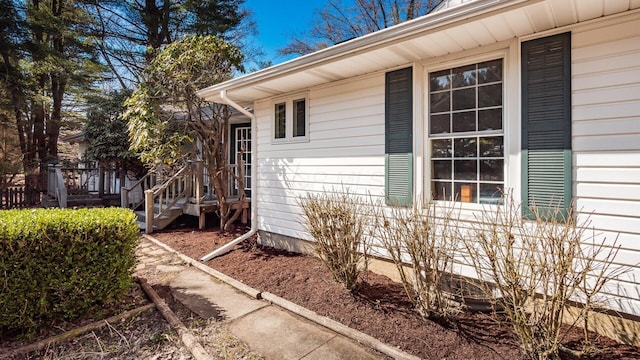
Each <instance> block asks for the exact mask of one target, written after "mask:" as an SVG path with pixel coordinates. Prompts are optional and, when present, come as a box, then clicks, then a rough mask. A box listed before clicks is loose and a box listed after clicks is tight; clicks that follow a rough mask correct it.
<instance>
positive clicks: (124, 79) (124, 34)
mask: <svg viewBox="0 0 640 360" xmlns="http://www.w3.org/2000/svg"><path fill="white" fill-rule="evenodd" d="M243 3H244V0H204V1H197V0H162V1H160V0H146V1H139V0H105V1H97V2H94V4H93V8H92V12H93V14H94V16H95V18H96V19H97V22H96V26H95V27H96V34H97V35H98V36H99V37H100V39H101V42H100V53H101V56H102V58H103V59H104V61H105V62H106V64H107V65H108V66H109V67H110V69H111V71H112V73H113V74H114V76H115V78H116V79H117V80H118V82H119V84H120V86H121V87H122V88H127V87H130V86H131V85H132V84H134V85H135V84H137V83H138V82H140V81H141V80H142V77H143V72H144V68H145V66H146V65H147V64H149V62H150V61H151V60H152V59H153V58H154V57H155V55H156V54H157V52H158V50H159V49H160V48H161V47H162V46H164V45H167V44H170V43H171V42H173V41H176V40H179V39H180V38H182V37H183V36H185V35H187V34H197V35H215V36H218V37H220V38H223V39H225V40H227V41H230V42H233V43H234V44H240V43H242V40H243V38H244V37H246V35H248V34H249V33H251V32H253V31H254V29H255V25H254V23H253V22H252V21H250V13H249V12H248V11H246V10H244V9H242V4H243Z"/></svg>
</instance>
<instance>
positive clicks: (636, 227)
mask: <svg viewBox="0 0 640 360" xmlns="http://www.w3.org/2000/svg"><path fill="white" fill-rule="evenodd" d="M561 3H562V2H555V3H553V4H554V6H556V5H559V4H561ZM523 14H524V15H526V13H525V12H524V11H523ZM499 18H500V19H503V20H504V21H509V22H513V23H514V29H518V28H520V27H523V26H527V25H526V22H525V23H518V20H517V19H504V17H503V16H499ZM639 23H640V12H638V11H635V12H634V13H633V14H630V15H625V16H619V17H616V18H614V19H609V20H603V21H597V22H595V23H590V24H587V25H577V26H571V27H566V28H563V29H558V30H557V31H556V32H553V33H544V34H541V35H540V36H548V35H553V34H556V33H561V32H567V31H571V33H572V35H571V36H572V39H571V40H572V49H571V50H572V54H571V55H572V56H571V58H572V63H571V68H572V70H571V74H572V150H573V155H572V178H573V183H572V193H573V197H574V200H575V205H574V209H576V210H577V211H578V212H579V216H580V219H581V220H585V219H587V216H589V214H591V215H590V220H591V225H592V226H594V228H595V231H596V233H597V234H598V236H599V239H601V241H602V242H603V243H604V244H607V245H610V244H612V243H613V241H614V240H615V239H616V238H617V244H618V245H620V246H621V250H620V252H619V254H618V257H617V259H616V262H617V263H620V264H626V265H629V266H632V267H634V268H633V270H632V271H631V272H628V273H626V274H624V275H622V276H619V277H617V278H616V279H613V281H612V282H611V286H609V287H608V288H607V289H606V292H608V293H609V294H612V295H614V296H613V297H610V298H609V299H610V300H609V302H608V303H607V304H606V306H607V307H608V308H610V309H613V310H620V311H623V312H625V313H630V314H635V315H640V300H639V299H638V295H639V293H640V290H638V289H639V288H640V284H639V281H640V280H639V279H640V268H638V259H640V62H639V61H638V59H640V26H638V24H639ZM501 25H504V22H501V23H499V24H496V26H501ZM444 32H446V30H443V34H444ZM531 32H532V30H526V31H525V30H523V31H522V33H521V34H520V35H525V36H526V37H524V38H516V39H514V40H513V41H512V42H511V43H506V42H505V43H500V44H498V45H499V46H498V45H491V46H488V47H477V48H474V49H473V50H471V51H469V52H465V53H455V54H447V55H444V57H442V58H431V59H424V61H423V62H422V63H421V64H422V65H424V72H425V76H427V75H426V74H428V73H429V72H430V71H437V70H441V69H444V68H448V67H456V66H460V65H465V64H466V63H473V62H481V61H486V60H492V59H495V58H504V59H505V67H504V72H505V73H504V76H505V79H504V81H505V84H504V86H505V88H504V141H505V181H504V185H505V188H506V189H513V190H514V194H515V196H516V197H517V198H518V197H519V194H520V190H521V189H520V187H521V186H520V180H521V179H520V177H519V174H520V172H521V165H520V155H519V150H520V142H521V140H520V135H521V133H520V125H519V124H520V96H519V85H520V80H519V78H520V74H519V73H518V72H519V67H520V58H519V54H518V49H519V46H520V43H521V42H523V41H528V40H532V39H535V38H536V36H530V35H529V34H531ZM443 36H444V35H443ZM443 41H444V40H443ZM441 45H443V46H444V45H445V43H444V42H443V43H442V44H441ZM454 45H455V44H454ZM454 45H451V46H454ZM429 46H431V44H425V45H424V47H425V49H426V50H425V49H416V52H419V53H424V52H425V51H427V50H429ZM496 52H498V53H501V54H498V55H497V56H496ZM398 65H399V66H402V65H403V66H406V64H402V63H400V62H399V63H398ZM391 70H393V69H387V71H391ZM384 77H385V75H384V72H378V73H375V74H372V75H366V76H361V77H357V78H353V79H350V80H346V81H344V80H343V81H339V82H336V83H333V84H329V85H323V86H321V87H313V88H311V89H308V93H307V95H308V96H307V97H306V100H307V102H308V104H307V106H308V110H309V113H308V115H309V122H308V129H307V130H308V132H309V141H308V142H302V143H296V142H291V143H279V144H273V143H272V134H273V130H272V128H273V124H274V121H275V119H274V110H273V106H274V103H275V102H276V100H277V99H275V100H274V99H263V100H261V101H258V102H256V103H255V104H254V105H255V106H254V109H255V115H256V117H257V127H258V131H257V138H256V139H254V140H255V141H256V143H255V144H256V145H257V149H258V168H257V173H258V179H256V180H257V181H258V182H257V185H258V190H257V192H256V193H255V194H253V198H254V199H255V200H256V201H257V202H258V203H257V206H258V211H257V221H258V224H257V225H258V228H259V229H260V230H265V231H270V232H274V233H277V234H282V235H287V236H292V237H296V238H302V239H310V237H309V235H308V234H307V233H306V231H305V230H304V226H303V225H302V223H301V221H302V218H301V216H300V209H299V206H298V204H297V201H298V198H299V196H304V195H305V194H306V193H307V192H308V191H314V192H319V191H324V190H331V189H341V188H343V187H344V188H348V189H349V190H350V191H351V192H352V193H356V194H359V195H363V196H366V195H367V194H368V193H371V194H372V195H373V196H374V197H376V198H378V199H382V197H383V196H384V185H385V178H384V174H385V169H384V167H385V157H384V152H385V149H384V144H385V134H384V111H385V104H384V95H385V91H384V82H385V80H384ZM425 89H426V87H425ZM298 90H304V91H307V89H292V91H298ZM421 95H422V96H423V98H424V94H417V97H418V98H419V97H420V96H421ZM422 102H423V104H417V106H423V107H424V111H423V112H427V113H428V111H429V109H428V103H427V102H426V101H425V100H424V99H423V101H422ZM421 119H424V113H418V114H417V115H416V117H415V121H416V123H414V125H416V127H415V129H416V131H419V129H422V132H423V133H422V134H421V135H420V134H416V133H415V132H414V138H415V137H417V136H423V137H425V136H426V131H427V129H428V125H429V124H428V123H427V122H426V120H421ZM419 121H423V122H424V123H423V124H418V122H419ZM418 125H421V126H418ZM426 148H427V147H426V146H423V149H420V147H418V146H416V147H415V148H414V151H415V154H416V156H421V155H422V156H423V157H422V158H421V159H417V160H416V162H421V164H422V165H423V166H424V171H416V174H415V178H414V181H415V182H416V183H417V182H418V181H421V182H422V183H425V184H428V183H429V174H430V168H429V163H430V158H429V156H428V154H427V155H425V149H426ZM416 169H417V168H416ZM421 177H422V178H421ZM427 189H428V188H427ZM427 191H429V190H427ZM415 196H416V197H418V196H425V194H421V193H416V194H415ZM471 205H475V206H471ZM461 207H462V208H463V211H462V212H461V213H462V216H463V217H465V218H468V219H474V216H473V215H474V213H473V211H474V210H478V209H480V208H481V206H480V205H479V204H461ZM604 237H606V239H604ZM468 270H469V269H467V268H462V269H460V271H462V272H465V271H468ZM465 273H466V274H467V275H470V274H471V273H470V272H465Z"/></svg>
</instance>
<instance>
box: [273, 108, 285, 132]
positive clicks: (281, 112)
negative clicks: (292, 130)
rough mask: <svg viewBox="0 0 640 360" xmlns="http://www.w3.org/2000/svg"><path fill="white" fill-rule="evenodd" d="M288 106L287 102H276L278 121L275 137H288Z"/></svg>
mask: <svg viewBox="0 0 640 360" xmlns="http://www.w3.org/2000/svg"><path fill="white" fill-rule="evenodd" d="M286 108H287V107H286V104H285V103H280V104H276V108H275V110H276V111H275V118H276V123H275V127H274V137H275V138H276V139H284V138H285V137H286V126H287V113H286Z"/></svg>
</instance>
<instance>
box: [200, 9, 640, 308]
mask: <svg viewBox="0 0 640 360" xmlns="http://www.w3.org/2000/svg"><path fill="white" fill-rule="evenodd" d="M200 95H201V96H202V97H204V98H206V99H208V100H212V101H217V102H226V103H228V104H231V105H232V106H234V107H236V108H238V109H239V110H242V111H244V112H245V113H247V112H246V110H245V108H251V109H253V114H248V115H250V116H251V117H252V139H253V141H254V142H255V143H254V147H253V153H252V155H253V156H254V160H253V161H252V164H253V165H254V166H253V168H252V170H253V171H254V173H253V179H255V181H254V184H253V196H252V206H253V207H254V211H253V214H252V216H254V218H253V222H252V224H253V226H254V227H255V230H257V231H258V232H259V233H260V236H261V240H262V241H266V242H276V241H282V240H287V241H289V243H288V244H289V246H292V247H295V239H304V240H310V237H309V235H308V234H307V233H306V232H305V229H304V226H303V225H302V223H301V222H300V219H301V217H300V214H301V211H300V208H299V207H298V205H297V199H298V197H299V196H300V195H304V194H305V193H306V192H308V191H323V190H326V189H330V188H332V187H333V188H339V187H341V186H345V187H348V188H349V189H350V190H352V191H355V192H357V193H361V194H367V193H371V194H374V195H378V196H386V197H387V199H393V200H394V201H400V202H405V203H415V202H418V201H419V200H420V198H421V197H424V198H426V197H429V196H433V197H435V199H437V200H440V201H450V200H451V194H457V195H458V196H457V199H458V200H457V201H458V202H460V206H461V207H462V209H463V210H464V211H467V212H473V211H474V210H478V209H481V208H482V207H486V206H492V205H491V204H492V203H495V202H496V201H497V200H496V197H498V196H499V195H498V192H497V191H498V190H499V189H511V190H512V191H513V192H514V196H516V198H518V199H523V202H524V204H525V205H527V204H528V202H529V201H531V199H533V198H535V199H536V200H537V201H538V202H539V203H542V202H544V201H545V200H549V199H552V198H553V199H562V201H564V205H565V206H569V204H570V200H571V199H573V200H574V202H575V204H574V207H575V211H577V212H578V214H579V215H578V216H580V217H583V218H584V217H586V216H587V215H589V214H590V215H591V220H592V225H593V226H595V228H596V229H597V230H598V231H599V232H602V233H603V235H604V236H606V240H603V241H606V242H607V243H610V242H613V240H614V239H616V237H617V241H618V244H619V245H621V250H620V252H619V253H618V256H617V258H616V261H617V262H618V263H621V264H626V265H630V266H632V267H633V268H634V270H632V271H631V272H629V273H627V274H624V275H623V276H620V277H619V278H616V279H613V282H612V284H613V286H612V287H611V288H609V290H608V291H609V292H610V295H612V299H614V300H613V301H612V302H611V303H610V304H609V307H610V308H611V309H612V310H615V311H620V312H622V313H624V314H627V315H629V317H631V318H635V319H636V320H637V319H640V267H638V264H639V262H640V0H528V1H525V0H473V1H461V0H458V1H454V0H450V1H447V2H445V3H443V4H441V5H440V6H439V7H438V8H437V9H436V10H435V11H434V12H432V13H430V14H428V15H426V16H423V17H421V18H418V19H415V20H412V21H408V22H406V23H402V24H400V25H397V26H394V27H391V28H388V29H385V30H381V31H378V32H376V33H372V34H369V35H366V36H363V37H360V38H356V39H353V40H350V41H347V42H344V43H340V44H338V45H335V46H332V47H330V48H327V49H324V50H321V51H318V52H315V53H312V54H309V55H306V56H302V57H299V58H297V59H294V60H291V61H288V62H285V63H282V64H279V65H276V66H272V67H270V68H267V69H264V70H260V71H257V72H255V73H252V74H248V75H245V76H242V77H238V78H235V79H232V80H229V81H226V82H224V83H221V84H217V85H214V86H211V87H209V88H206V89H203V90H201V91H200Z"/></svg>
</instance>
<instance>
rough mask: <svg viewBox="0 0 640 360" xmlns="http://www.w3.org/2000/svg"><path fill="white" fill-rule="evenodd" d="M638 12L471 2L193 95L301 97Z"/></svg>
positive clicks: (603, 3) (245, 99) (595, 4)
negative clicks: (298, 94)
mask: <svg viewBox="0 0 640 360" xmlns="http://www.w3.org/2000/svg"><path fill="white" fill-rule="evenodd" d="M635 8H640V0H588V1H587V0H527V1H524V0H474V1H469V2H466V3H464V4H461V5H458V6H455V7H452V8H446V9H442V10H440V11H437V12H435V13H432V14H429V15H426V16H423V17H421V18H419V19H415V20H412V21H408V22H405V23H403V24H400V25H397V26H394V27H391V28H388V29H385V30H381V31H378V32H375V33H372V34H369V35H366V36H363V37H360V38H357V39H353V40H350V41H347V42H344V43H341V44H338V45H335V46H333V47H330V48H327V49H324V50H320V51H318V52H315V53H312V54H309V55H305V56H302V57H299V58H296V59H293V60H290V61H287V62H285V63H282V64H278V65H275V66H273V67H270V68H267V69H264V70H260V71H257V72H255V73H251V74H248V75H244V76H241V77H239V78H235V79H232V80H229V81H226V82H223V83H220V84H216V85H213V86H211V87H208V88H206V89H203V90H200V92H199V95H200V96H202V97H204V98H205V99H207V100H210V101H219V100H220V98H219V96H220V92H221V91H223V90H226V91H227V96H229V98H231V99H233V100H234V101H236V102H239V103H242V104H245V105H250V104H251V103H253V102H254V101H255V100H259V99H264V98H269V97H274V96H278V95H283V94H287V93H290V92H295V91H300V90H304V89H307V88H310V87H313V86H317V85H321V84H326V83H329V82H333V81H338V80H342V79H347V78H350V77H354V76H358V75H364V74H368V73H372V72H376V71H382V70H385V69H389V68H393V67H396V66H402V65H406V64H409V63H411V62H413V61H418V60H422V59H427V58H430V57H437V56H442V55H446V54H451V53H456V52H460V51H463V50H467V49H472V48H477V47H480V46H485V45H490V44H493V43H496V42H500V41H504V40H507V39H510V38H514V37H519V36H523V35H529V34H533V33H537V32H542V31H546V30H549V29H552V28H556V27H561V26H565V25H569V24H574V23H578V22H583V21H588V20H592V19H595V18H599V17H602V16H606V15H612V14H616V13H620V12H624V11H628V10H632V9H635Z"/></svg>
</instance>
